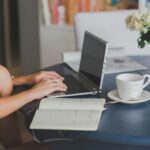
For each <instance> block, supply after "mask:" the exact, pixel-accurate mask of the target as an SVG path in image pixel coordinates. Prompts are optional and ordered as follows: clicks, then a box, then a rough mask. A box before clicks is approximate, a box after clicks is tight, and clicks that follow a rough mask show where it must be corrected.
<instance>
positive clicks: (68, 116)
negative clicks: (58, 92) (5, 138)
mask: <svg viewBox="0 0 150 150" xmlns="http://www.w3.org/2000/svg"><path fill="white" fill-rule="evenodd" d="M104 104H105V99H100V98H99V99H98V98H93V99H81V98H44V99H43V100H42V101H41V102H40V105H39V109H38V110H36V112H35V115H34V117H33V120H32V122H31V125H30V129H43V130H44V129H45V130H46V129H48V130H73V131H95V130H97V128H98V125H99V121H100V118H101V113H102V111H103V110H104Z"/></svg>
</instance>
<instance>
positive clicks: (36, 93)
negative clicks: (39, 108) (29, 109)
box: [29, 79, 67, 99]
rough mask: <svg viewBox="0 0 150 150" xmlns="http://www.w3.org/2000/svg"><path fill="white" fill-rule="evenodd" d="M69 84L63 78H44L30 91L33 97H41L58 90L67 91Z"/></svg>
mask: <svg viewBox="0 0 150 150" xmlns="http://www.w3.org/2000/svg"><path fill="white" fill-rule="evenodd" d="M66 89H67V86H66V85H65V84H64V83H63V82H62V80H61V79H48V80H43V81H41V82H39V83H37V84H36V85H35V86H33V87H32V88H31V89H30V90H29V91H30V92H31V93H32V96H33V98H32V99H41V98H43V97H45V96H48V95H50V94H51V93H53V92H56V91H62V92H64V91H66Z"/></svg>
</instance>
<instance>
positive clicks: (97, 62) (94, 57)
mask: <svg viewBox="0 0 150 150" xmlns="http://www.w3.org/2000/svg"><path fill="white" fill-rule="evenodd" d="M106 49H107V42H105V41H104V40H102V39H100V38H98V37H97V36H95V35H93V34H91V33H89V32H87V31H86V32H85V35H84V41H83V47H82V56H81V61H80V69H79V71H80V72H81V73H82V74H84V75H85V76H86V77H87V78H89V79H90V80H91V81H93V82H94V83H95V84H96V85H97V86H98V87H99V88H100V89H101V86H102V80H103V71H104V70H103V64H104V60H105V54H106Z"/></svg>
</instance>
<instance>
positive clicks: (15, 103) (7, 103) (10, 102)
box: [0, 90, 35, 118]
mask: <svg viewBox="0 0 150 150" xmlns="http://www.w3.org/2000/svg"><path fill="white" fill-rule="evenodd" d="M34 99H35V98H34V94H33V93H32V92H31V91H30V90H28V91H24V92H21V93H19V94H16V95H12V96H8V97H4V98H0V118H3V117H5V116H7V115H9V114H11V113H13V112H15V111H16V110H18V109H19V108H21V107H22V106H24V105H25V104H27V103H29V102H31V101H33V100H34Z"/></svg>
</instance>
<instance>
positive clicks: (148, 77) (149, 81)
mask: <svg viewBox="0 0 150 150" xmlns="http://www.w3.org/2000/svg"><path fill="white" fill-rule="evenodd" d="M143 77H144V82H145V80H146V79H147V81H146V82H145V83H144V85H143V88H145V87H146V86H148V85H149V84H150V75H149V74H145V75H144V76H143Z"/></svg>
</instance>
